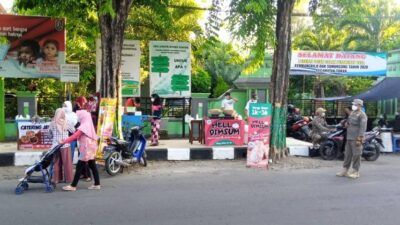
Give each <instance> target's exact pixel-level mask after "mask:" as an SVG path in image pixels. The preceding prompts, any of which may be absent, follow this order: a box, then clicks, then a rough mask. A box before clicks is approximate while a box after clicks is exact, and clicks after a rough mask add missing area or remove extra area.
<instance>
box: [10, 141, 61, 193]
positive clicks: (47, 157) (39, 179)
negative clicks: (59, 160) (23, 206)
mask: <svg viewBox="0 0 400 225" xmlns="http://www.w3.org/2000/svg"><path fill="white" fill-rule="evenodd" d="M62 146H63V145H56V146H55V147H53V148H51V149H50V150H49V151H47V152H46V153H45V154H44V155H43V156H42V158H41V159H40V161H39V162H36V163H35V164H33V165H32V166H30V167H28V168H27V169H26V170H25V177H24V178H21V179H20V180H19V183H18V185H17V187H16V188H15V194H17V195H20V194H22V193H24V191H26V190H28V188H29V185H28V183H35V184H44V185H45V191H46V192H48V193H51V192H53V191H54V188H55V185H53V184H52V183H51V178H52V173H51V172H50V173H49V171H48V170H47V168H48V167H50V166H51V165H52V164H53V158H54V155H55V154H56V153H57V152H58V151H60V149H61V147H62ZM34 172H39V173H41V175H37V176H34V175H32V174H33V173H34Z"/></svg>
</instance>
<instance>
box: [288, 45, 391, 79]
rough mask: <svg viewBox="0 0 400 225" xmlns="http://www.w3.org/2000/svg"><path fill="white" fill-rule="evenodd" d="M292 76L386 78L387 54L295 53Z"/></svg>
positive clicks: (291, 69)
mask: <svg viewBox="0 0 400 225" xmlns="http://www.w3.org/2000/svg"><path fill="white" fill-rule="evenodd" d="M290 64H291V66H290V75H331V76H332V75H333V76H386V53H375V52H328V51H293V52H292V60H291V63H290Z"/></svg>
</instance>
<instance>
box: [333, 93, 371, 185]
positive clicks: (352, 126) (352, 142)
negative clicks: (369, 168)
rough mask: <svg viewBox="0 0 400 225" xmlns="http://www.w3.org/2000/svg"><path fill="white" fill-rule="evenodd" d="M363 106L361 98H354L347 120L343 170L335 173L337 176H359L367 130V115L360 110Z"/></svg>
mask: <svg viewBox="0 0 400 225" xmlns="http://www.w3.org/2000/svg"><path fill="white" fill-rule="evenodd" d="M362 107H363V101H362V100H361V99H354V101H353V105H352V110H353V111H352V112H351V114H350V116H349V118H348V120H347V123H346V127H347V142H346V147H345V148H346V150H345V153H344V163H343V170H342V171H341V172H339V173H337V174H336V175H337V176H339V177H344V176H347V177H350V178H354V179H356V178H359V177H360V172H359V170H360V164H361V154H362V149H363V145H362V143H363V139H364V133H365V131H366V130H367V115H366V114H365V113H364V112H363V111H362V110H361V109H362ZM351 164H353V170H352V171H351V172H348V171H349V169H350V166H351Z"/></svg>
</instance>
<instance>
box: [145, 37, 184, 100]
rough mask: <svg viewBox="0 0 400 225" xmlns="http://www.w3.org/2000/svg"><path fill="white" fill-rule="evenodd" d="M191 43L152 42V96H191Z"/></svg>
mask: <svg viewBox="0 0 400 225" xmlns="http://www.w3.org/2000/svg"><path fill="white" fill-rule="evenodd" d="M190 48H191V47H190V43H188V42H171V41H150V94H154V93H155V94H158V95H160V96H162V97H190V96H191V62H190Z"/></svg>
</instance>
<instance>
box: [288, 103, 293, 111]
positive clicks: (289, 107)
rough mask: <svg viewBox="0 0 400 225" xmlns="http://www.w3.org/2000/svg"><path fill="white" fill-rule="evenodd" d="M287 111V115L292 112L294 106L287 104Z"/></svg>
mask: <svg viewBox="0 0 400 225" xmlns="http://www.w3.org/2000/svg"><path fill="white" fill-rule="evenodd" d="M287 111H288V113H292V112H294V105H292V104H289V105H288V106H287Z"/></svg>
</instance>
